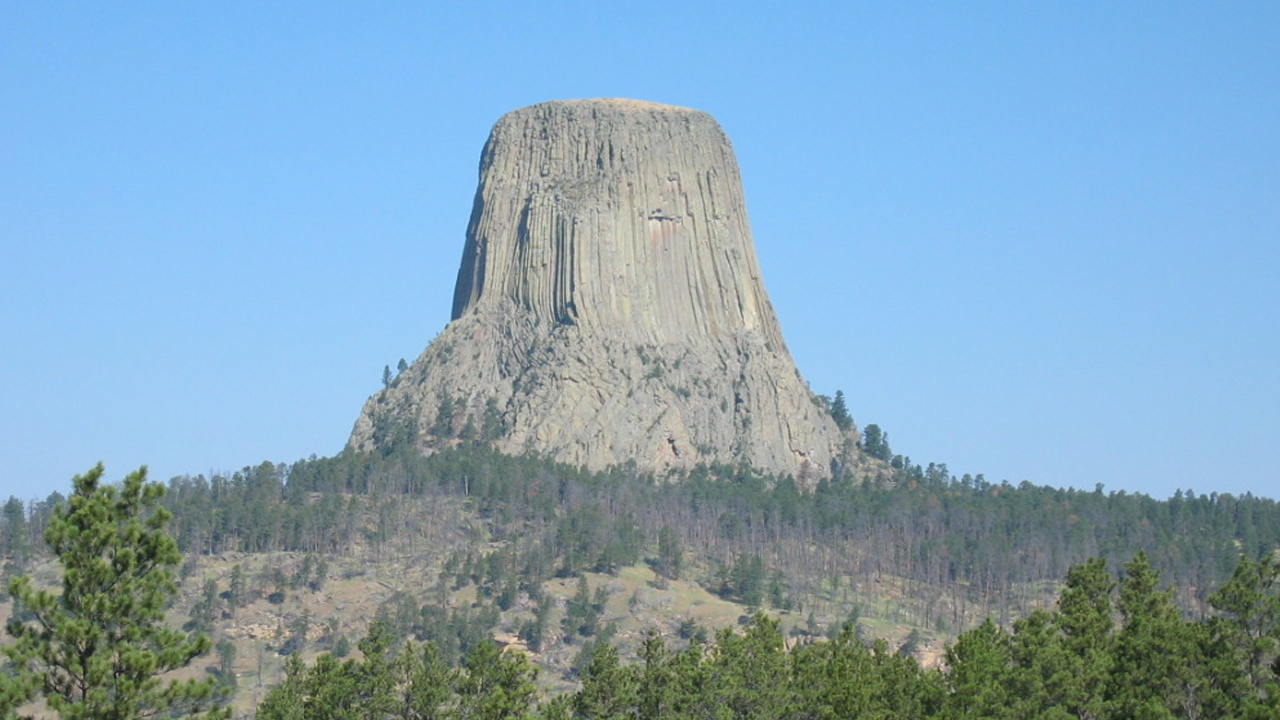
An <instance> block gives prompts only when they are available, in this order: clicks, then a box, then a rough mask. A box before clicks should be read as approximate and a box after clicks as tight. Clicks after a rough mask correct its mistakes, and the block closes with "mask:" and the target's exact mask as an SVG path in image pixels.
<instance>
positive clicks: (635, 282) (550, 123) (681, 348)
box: [349, 100, 846, 478]
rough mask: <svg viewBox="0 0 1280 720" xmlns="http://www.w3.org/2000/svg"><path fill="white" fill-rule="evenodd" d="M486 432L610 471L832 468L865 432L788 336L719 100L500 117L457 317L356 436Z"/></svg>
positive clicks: (583, 106) (825, 471)
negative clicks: (818, 395)
mask: <svg viewBox="0 0 1280 720" xmlns="http://www.w3.org/2000/svg"><path fill="white" fill-rule="evenodd" d="M470 437H477V438H481V439H486V440H490V441H492V442H493V443H494V445H495V447H497V448H498V449H499V450H501V451H503V452H508V453H520V452H526V451H533V452H537V453H541V454H545V455H548V456H550V457H553V458H555V459H557V460H561V461H564V462H568V463H572V464H578V465H585V466H587V467H589V468H593V469H599V468H603V467H607V466H609V465H614V464H623V463H627V462H628V461H634V462H635V463H636V464H637V465H638V466H639V467H640V468H642V469H650V470H656V471H663V470H666V469H670V468H688V467H692V466H693V465H696V464H698V463H703V462H705V463H711V462H725V463H746V464H748V465H751V466H754V467H757V468H760V469H763V470H766V471H770V472H775V473H782V474H792V475H797V476H806V477H811V478H812V477H820V476H826V475H829V474H830V471H831V466H832V462H833V460H835V459H836V458H838V456H839V454H840V452H841V449H842V447H845V446H846V438H845V437H844V436H843V435H842V434H841V433H840V431H839V430H838V429H837V427H836V425H835V422H834V421H833V420H832V419H831V417H830V416H829V415H828V413H827V412H826V411H825V410H823V409H822V408H821V407H820V406H819V405H818V404H816V403H815V402H814V399H813V397H812V395H811V394H810V392H809V389H808V387H807V386H806V384H805V382H804V380H803V379H802V378H801V377H800V373H799V372H798V371H797V370H796V368H795V364H794V363H793V362H792V360H791V356H790V355H789V354H788V352H787V347H786V344H785V343H784V342H783V340H782V331H781V329H780V328H779V327H778V321H777V318H776V317H774V313H773V308H772V307H771V306H770V305H769V299H768V297H767V296H766V295H765V291H764V285H763V284H762V283H761V280H760V270H759V268H758V267H757V265H756V257H755V249H754V247H753V245H752V241H751V231H750V229H749V227H748V225H747V213H746V206H745V204H744V202H743V197H742V185H741V181H740V180H739V177H738V166H737V163H736V162H735V160H734V157H733V149H732V147H731V146H730V145H729V141H728V139H727V138H726V137H725V135H724V132H723V131H722V130H721V129H720V126H719V125H717V124H716V121H715V120H714V119H712V117H711V116H710V115H707V114H706V113H702V112H698V111H695V110H688V109H684V108H678V107H671V106H667V105H657V104H653V103H645V102H637V101H633V100H574V101H557V102H547V103H542V104H539V105H534V106H532V107H527V108H524V109H522V110H516V111H514V112H511V113H508V114H507V115H505V116H503V117H502V118H501V119H500V120H499V121H498V123H497V124H496V125H495V126H494V128H493V131H492V132H491V133H490V135H489V140H488V142H487V143H485V147H484V152H483V154H482V156H481V159H480V186H479V188H478V189H477V191H476V198H475V206H474V208H473V209H472V212H471V222H470V224H469V226H468V228H467V238H466V246H465V248H464V249H463V253H462V266H461V268H459V270H458V282H457V286H456V288H455V290H454V296H453V320H452V322H450V323H449V325H448V326H446V327H445V329H444V330H443V331H442V332H441V333H440V335H439V336H438V337H437V338H436V339H435V340H434V341H433V342H432V343H431V345H430V346H429V347H428V348H427V349H426V350H425V351H424V352H423V353H422V355H421V356H420V357H419V358H418V359H417V361H415V362H414V363H413V365H412V366H411V367H410V368H409V369H408V370H406V371H405V372H403V373H401V374H400V376H399V377H397V378H396V379H395V380H394V381H393V382H392V383H391V384H390V385H389V386H388V387H387V388H386V389H385V390H383V391H381V392H379V393H377V394H376V395H374V396H373V397H372V398H370V399H369V401H368V403H366V404H365V407H364V410H363V411H362V412H361V414H360V418H359V419H358V420H357V421H356V426H355V429H354V430H353V432H352V434H351V439H350V441H349V444H350V445H351V446H352V447H354V448H356V449H365V450H368V449H372V448H374V447H376V446H379V445H384V444H387V443H391V442H413V443H414V444H416V445H417V447H419V448H420V449H422V450H424V451H427V452H430V451H431V450H432V449H434V448H439V447H444V446H447V445H449V444H451V443H454V442H457V441H458V439H459V438H470Z"/></svg>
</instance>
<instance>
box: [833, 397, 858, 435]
mask: <svg viewBox="0 0 1280 720" xmlns="http://www.w3.org/2000/svg"><path fill="white" fill-rule="evenodd" d="M831 419H832V420H835V421H836V427H838V428H840V429H841V430H846V431H847V430H851V429H852V428H853V418H852V417H850V416H849V408H848V407H847V406H846V405H845V402H844V391H843V390H837V391H836V398H835V400H833V401H832V402H831Z"/></svg>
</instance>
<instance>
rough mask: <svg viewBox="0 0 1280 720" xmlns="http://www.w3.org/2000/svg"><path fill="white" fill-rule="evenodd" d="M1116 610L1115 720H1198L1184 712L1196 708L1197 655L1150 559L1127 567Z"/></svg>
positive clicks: (1112, 687)
mask: <svg viewBox="0 0 1280 720" xmlns="http://www.w3.org/2000/svg"><path fill="white" fill-rule="evenodd" d="M1116 607H1117V609H1118V610H1119V611H1120V617H1121V619H1122V620H1123V626H1122V627H1121V629H1120V631H1119V632H1118V633H1117V634H1116V640H1115V665H1114V667H1113V670H1112V673H1111V685H1110V689H1109V700H1110V703H1109V704H1110V709H1111V715H1112V717H1116V718H1142V719H1144V720H1154V719H1156V718H1173V717H1198V713H1191V712H1186V708H1187V707H1189V706H1192V705H1194V704H1195V702H1196V699H1195V697H1193V690H1194V685H1195V683H1196V678H1194V677H1191V674H1192V673H1193V672H1194V670H1195V669H1196V668H1197V667H1198V666H1200V665H1201V662H1200V654H1199V649H1198V647H1197V645H1196V641H1195V637H1194V635H1193V634H1192V632H1191V631H1190V628H1189V627H1188V624H1187V623H1185V622H1184V621H1183V620H1182V617H1181V615H1180V614H1179V612H1178V608H1177V607H1176V606H1175V605H1174V604H1173V593H1172V592H1170V591H1168V590H1161V589H1160V573H1158V572H1157V571H1156V570H1155V569H1154V568H1152V567H1151V564H1150V562H1149V561H1148V560H1147V556H1146V553H1143V552H1139V553H1138V554H1137V555H1136V556H1135V557H1134V558H1133V560H1132V561H1130V562H1129V563H1128V564H1126V565H1125V567H1124V577H1123V579H1122V582H1121V584H1120V598H1119V601H1118V602H1117V604H1116Z"/></svg>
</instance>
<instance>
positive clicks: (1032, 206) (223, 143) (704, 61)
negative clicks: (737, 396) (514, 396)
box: [0, 1, 1280, 499]
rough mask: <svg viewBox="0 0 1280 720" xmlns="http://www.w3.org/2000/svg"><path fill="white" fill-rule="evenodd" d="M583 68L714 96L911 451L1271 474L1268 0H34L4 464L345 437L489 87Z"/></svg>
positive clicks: (977, 468) (536, 91)
mask: <svg viewBox="0 0 1280 720" xmlns="http://www.w3.org/2000/svg"><path fill="white" fill-rule="evenodd" d="M357 5H368V6H369V7H356V6H357ZM579 97H631V98H638V99H643V100H651V101H656V102H664V103H671V104H676V105H684V106H689V107H695V108H698V109H702V110H705V111H707V112H710V113H711V114H712V115H714V116H715V117H716V118H717V119H718V120H719V121H720V123H721V125H722V126H723V127H724V128H725V130H726V132H727V133H728V134H729V136H730V138H731V139H732V141H733V143H734V147H735V149H736V151H737V154H738V160H739V163H740V164H741V166H742V172H743V178H744V184H745V189H746V195H747V203H748V209H749V212H750V216H751V221H752V227H753V230H754V235H755V242H756V249H757V252H758V254H759V257H760V264H761V266H762V270H763V273H764V280H765V284H766V287H767V289H768V291H769V293H770V297H771V299H772V301H773V304H774V307H775V309H776V310H777V311H778V314H779V317H780V319H781V321H782V325H783V331H784V333H785V335H786V337H787V341H788V344H789V346H790V349H791V351H792V354H793V355H794V356H795V358H796V361H797V363H798V364H799V366H800V369H801V372H802V373H803V374H804V375H805V377H806V378H807V379H808V380H809V382H810V384H811V386H812V387H813V389H814V390H815V391H816V392H820V393H825V394H832V393H834V392H835V391H836V390H837V389H842V390H843V391H844V392H845V394H846V395H847V397H848V405H849V408H850V411H851V413H852V414H853V416H854V419H855V420H856V421H857V422H858V423H859V424H866V423H871V422H874V423H877V424H879V425H880V426H881V427H882V428H884V429H885V430H886V431H887V432H888V433H889V440H890V442H891V444H892V446H893V448H894V450H895V451H897V452H902V453H906V454H908V455H910V456H911V457H912V459H913V460H914V461H916V462H921V463H927V462H930V461H937V462H945V463H947V464H948V467H949V468H950V469H951V471H952V472H954V473H957V474H959V473H974V474H977V473H984V474H985V475H986V477H987V478H988V479H989V480H993V481H1000V480H1005V479H1007V480H1010V481H1012V482H1014V483H1017V482H1021V481H1022V480H1030V481H1031V482H1033V483H1037V484H1047V485H1055V486H1075V487H1082V488H1090V489H1091V488H1093V487H1094V485H1095V484H1097V483H1103V484H1104V485H1105V486H1106V487H1107V488H1109V489H1112V490H1116V489H1124V490H1128V491H1137V492H1145V493H1148V494H1152V495H1155V496H1157V497H1167V496H1169V495H1171V494H1172V493H1173V492H1174V491H1175V490H1176V489H1187V488H1191V489H1194V490H1195V491H1196V492H1213V491H1216V492H1231V493H1243V492H1246V491H1250V492H1253V493H1255V494H1262V495H1268V496H1271V497H1276V496H1277V495H1278V494H1280V493H1277V488H1278V487H1280V477H1278V476H1277V472H1276V470H1275V468H1276V462H1275V459H1276V451H1275V447H1276V446H1277V444H1278V443H1277V440H1276V438H1278V437H1280V372H1278V369H1280V341H1277V326H1278V325H1280V322H1278V316H1280V132H1277V130H1278V129H1280V5H1276V4H1275V3H1263V2H1257V3H1248V2H1242V3H1231V4H1225V5H1224V4H1208V3H1182V2H1165V3H1155V2H1150V3H1102V2H1098V3H963V4H962V3H936V4H934V3H880V4H875V5H871V4H862V3H786V4H783V3H777V4H773V3H750V2H746V3H734V4H725V3H699V2H661V1H658V2H646V3H586V2H583V3H528V2H522V3H474V4H473V3H377V4H372V3H370V4H357V3H334V4H323V3H307V4H303V3H298V4H272V3H235V2H232V3H216V4H215V3H115V4H106V3H102V4H98V3H90V4H85V3H76V4H66V3H64V4H57V3H36V2H11V3H5V4H4V5H3V7H0V338H3V342H2V343H0V386H2V387H3V388H4V389H3V392H2V393H0V497H7V496H8V495H11V494H12V495H17V496H19V497H22V498H24V499H29V498H33V497H43V496H45V495H47V494H48V493H49V492H51V491H53V490H59V491H63V492H65V491H66V490H67V489H68V488H69V487H70V478H71V476H72V475H74V474H76V473H78V472H83V471H84V470H86V469H88V468H89V467H91V466H92V465H93V464H94V463H95V462H97V461H99V460H101V461H104V462H105V463H106V464H107V471H108V474H109V476H111V477H113V478H117V477H120V476H122V475H123V474H124V473H126V472H127V471H129V470H131V469H134V468H136V467H137V466H139V465H142V464H147V465H149V466H150V467H151V470H152V473H153V477H155V478H158V479H162V480H164V479H168V478H169V477H171V476H173V475H179V474H187V473H190V474H197V473H209V472H211V471H215V472H216V471H230V470H235V469H237V468H240V467H243V466H245V465H250V464H256V463H258V462H261V461H263V460H272V461H284V462H290V461H293V460H297V459H299V458H303V457H306V456H308V455H311V454H313V453H314V454H317V455H330V454H333V453H335V452H337V451H338V450H339V449H340V448H341V447H342V445H343V443H344V441H345V439H346V436H347V434H348V433H349V431H350V429H351V425H352V423H353V422H354V420H355V418H356V415H357V413H358V411H359V409H360V405H361V404H362V403H363V401H364V400H365V398H366V397H367V396H368V395H369V394H371V393H372V392H374V391H375V390H377V389H378V387H379V384H380V378H381V373H382V368H383V366H384V365H388V364H389V365H392V366H394V365H395V364H396V362H397V360H399V359H400V358H401V357H403V358H406V359H408V360H412V359H413V358H414V357H416V356H417V355H418V353H419V352H421V350H422V349H423V348H424V347H425V346H426V344H427V342H428V341H429V340H430V339H431V338H432V337H433V336H434V335H435V334H436V333H437V332H438V331H439V330H440V329H441V328H442V327H443V325H444V324H445V323H446V322H447V321H448V318H449V309H450V301H451V297H452V290H453V280H454V274H455V272H456V270H457V263H458V261H459V259H460V257H461V251H462V242H463V234H464V231H465V227H466V221H467V217H468V215H469V213H470V209H471V199H472V194H473V193H474V191H475V181H476V168H477V162H478V158H479V153H480V148H481V145H482V144H483V142H484V139H485V137H486V135H487V133H488V130H489V128H490V126H491V125H492V124H493V122H494V121H495V120H496V119H497V118H498V117H499V116H500V115H502V114H503V113H504V112H507V111H509V110H513V109H515V108H518V107H522V106H525V105H529V104H532V103H536V102H540V101H543V100H550V99H562V98H579Z"/></svg>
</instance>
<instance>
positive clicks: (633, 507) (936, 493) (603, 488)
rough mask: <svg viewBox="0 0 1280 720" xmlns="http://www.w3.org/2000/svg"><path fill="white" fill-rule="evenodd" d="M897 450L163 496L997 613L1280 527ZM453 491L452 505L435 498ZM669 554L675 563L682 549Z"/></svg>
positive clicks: (479, 460) (42, 517)
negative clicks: (881, 457)
mask: <svg viewBox="0 0 1280 720" xmlns="http://www.w3.org/2000/svg"><path fill="white" fill-rule="evenodd" d="M891 469H892V477H891V479H889V480H877V481H867V482H855V481H852V480H847V479H846V480H838V481H834V482H821V483H819V484H818V485H817V487H816V489H815V490H814V491H813V492H812V493H805V492H801V491H799V490H798V489H797V487H796V485H795V483H794V482H793V481H792V480H791V479H789V478H776V477H768V476H764V475H761V474H758V473H755V472H752V471H750V470H744V469H740V468H728V467H704V468H698V469H696V470H694V471H691V472H689V473H686V474H683V475H680V476H671V477H661V478H655V477H653V476H651V475H646V474H642V473H638V472H635V471H632V470H628V469H627V468H619V469H614V470H611V471H608V472H602V473H589V472H585V471H582V470H580V469H576V468H571V467H567V466H564V465H560V464H556V463H553V462H550V461H547V460H543V459H539V458H535V457H511V456H506V455H501V454H497V453H494V452H492V451H490V450H489V449H487V448H486V447H484V446H483V445H480V444H473V445H464V446H461V447H458V448H456V449H453V450H449V451H445V452H440V453H437V454H435V455H432V456H431V457H422V456H421V455H419V454H417V453H415V452H412V451H391V452H387V453H385V454H361V453H352V452H343V453H341V454H339V455H337V456H334V457H330V458H315V457H313V458H310V459H307V460H301V461H299V462H296V463H293V464H292V465H286V464H272V463H263V464H261V465H258V466H256V467H246V468H244V469H242V470H240V471H238V472H234V473H231V474H229V475H214V476H212V477H205V476H202V475H201V476H183V477H177V478H174V479H172V480H171V481H170V483H169V492H168V495H167V496H166V498H165V504H166V506H167V507H168V508H169V509H170V510H171V511H172V512H173V513H174V515H175V520H174V523H173V525H172V529H173V532H174V533H175V535H176V536H177V538H178V541H179V544H180V546H181V548H182V550H183V552H184V553H186V554H188V555H200V554H217V553H224V552H228V551H238V552H266V551H298V552H306V553H331V554H336V555H350V554H352V553H356V552H362V553H370V554H375V555H376V554H379V553H381V552H383V551H384V548H385V547H386V546H387V543H388V542H390V541H392V540H393V539H399V541H400V542H402V543H403V542H404V541H405V539H406V538H408V541H409V542H410V543H412V542H414V538H425V537H428V536H429V535H430V533H431V532H432V528H435V529H436V531H438V530H439V526H440V525H441V524H443V523H449V524H456V523H457V522H458V516H457V515H456V512H457V509H458V508H459V507H461V508H463V510H464V511H465V512H466V513H467V514H468V516H470V517H474V518H477V519H478V520H479V521H480V522H485V523H487V524H488V527H489V528H490V530H491V532H492V533H493V537H495V538H496V539H498V540H503V539H506V540H509V541H510V542H509V543H508V544H507V548H506V549H505V550H504V551H503V552H504V553H505V555H504V556H503V558H502V562H503V563H504V564H505V565H506V566H508V567H509V568H510V569H511V570H512V571H513V572H516V573H518V576H519V578H520V582H521V584H522V585H525V586H526V587H531V586H533V585H536V584H537V583H538V582H540V581H541V580H544V579H546V578H548V577H552V576H561V577H568V576H574V575H577V574H578V573H580V572H582V571H584V570H593V571H609V570H612V569H614V568H617V567H619V566H623V565H628V564H632V563H635V562H637V561H639V560H640V559H642V558H650V559H652V560H653V561H654V562H655V563H658V564H662V563H663V562H664V561H663V559H662V558H661V557H658V556H659V555H660V553H659V552H658V550H659V548H658V545H659V540H660V536H663V537H665V542H666V546H665V552H666V554H667V556H668V557H667V558H666V560H665V562H666V563H668V564H670V563H671V561H672V559H673V554H674V556H678V555H679V554H681V553H683V554H685V555H686V557H684V561H685V563H686V564H690V563H693V564H701V565H702V566H703V567H706V568H714V569H716V570H715V571H714V572H712V573H709V574H707V577H706V578H704V583H705V584H708V585H710V586H712V587H711V589H713V590H715V591H718V592H722V593H727V594H735V595H737V596H738V597H739V599H744V600H746V601H748V604H751V605H760V604H761V603H762V602H767V603H768V604H772V605H776V604H778V603H786V604H788V605H791V606H793V607H794V608H795V609H801V608H803V607H805V606H808V605H811V604H812V603H813V602H815V601H816V600H817V599H818V598H827V599H829V600H831V599H833V598H836V597H842V598H843V599H844V601H846V602H855V603H856V602H857V601H858V599H859V598H860V597H862V596H864V595H870V594H874V593H873V592H872V591H871V590H870V588H874V587H875V586H876V585H877V584H883V583H898V584H899V585H901V594H902V595H903V596H904V601H903V605H902V608H901V609H900V610H899V612H902V613H905V614H906V615H905V616H904V617H902V618H901V619H903V620H910V621H911V622H913V623H916V624H920V625H923V626H925V627H929V628H935V629H938V630H952V629H954V630H958V629H961V628H964V627H969V626H972V625H973V624H974V623H976V622H977V621H978V620H979V619H981V618H982V617H983V616H985V615H986V614H988V613H995V614H996V616H997V619H998V620H1000V621H1001V622H1008V621H1009V620H1010V619H1011V618H1013V617H1021V616H1024V615H1026V614H1027V613H1028V612H1029V611H1030V610H1032V609H1034V608H1035V607H1039V606H1042V605H1043V604H1044V602H1045V600H1046V598H1049V599H1051V597H1052V593H1053V592H1054V589H1055V588H1056V587H1057V583H1058V582H1060V579H1061V578H1062V577H1064V576H1065V575H1066V573H1067V570H1068V569H1069V568H1070V567H1072V566H1074V565H1078V564H1080V563H1083V562H1084V561H1085V560H1087V559H1089V558H1092V557H1100V558H1106V559H1109V560H1111V561H1112V562H1113V563H1120V562H1124V561H1125V560H1127V559H1129V558H1132V557H1133V556H1134V555H1135V554H1136V553H1138V552H1140V551H1141V552H1145V553H1146V556H1147V557H1149V558H1150V561H1151V563H1152V565H1153V566H1154V567H1156V568H1158V569H1159V570H1160V572H1162V573H1163V575H1164V577H1165V578H1166V580H1167V581H1168V582H1170V584H1171V586H1172V587H1173V588H1175V590H1176V594H1177V595H1176V599H1177V602H1178V603H1179V604H1180V605H1181V606H1182V608H1183V609H1184V611H1187V612H1189V613H1191V614H1192V615H1193V616H1199V615H1203V614H1204V613H1205V612H1206V611H1207V599H1208V595H1209V593H1210V592H1211V591H1212V590H1213V589H1214V588H1216V587H1219V586H1220V585H1222V583H1223V582H1225V580H1226V579H1227V578H1228V577H1229V576H1230V573H1231V571H1232V568H1234V567H1235V565H1236V562H1237V560H1238V558H1239V557H1240V556H1241V555H1242V554H1243V555H1245V556H1248V557H1258V556H1260V555H1262V554H1264V553H1266V552H1268V551H1273V550H1275V549H1276V548H1277V547H1278V546H1280V507H1278V506H1277V503H1276V501H1274V500H1272V499H1267V498H1259V497H1254V496H1252V495H1249V494H1246V495H1244V496H1235V495H1230V494H1218V493H1213V494H1207V495H1206V494H1195V493H1192V492H1189V491H1188V492H1182V491H1179V492H1178V493H1176V494H1175V495H1174V496H1173V497H1172V498H1170V499H1168V500H1156V499H1153V498H1150V497H1148V496H1146V495H1142V494H1133V493H1126V492H1123V491H1119V492H1109V493H1108V492H1104V491H1103V489H1102V488H1101V487H1098V488H1096V489H1094V490H1092V491H1088V490H1073V489H1056V488H1048V487H1041V486H1036V485H1032V484H1030V483H1026V482H1024V483H1022V484H1020V485H1017V486H1014V485H1010V484H1008V483H1000V484H995V483H990V482H987V481H986V480H984V479H983V478H982V476H978V477H976V478H975V477H970V476H968V475H965V476H963V477H959V478H957V477H953V476H952V475H950V473H949V472H948V470H947V468H946V466H945V465H934V464H930V465H928V466H927V467H924V468H922V467H921V466H919V465H913V464H912V463H911V462H910V460H909V459H907V458H903V457H901V456H895V457H893V458H892V462H891ZM60 501H61V497H60V496H58V495H57V494H56V493H55V494H54V495H53V496H50V497H49V498H48V499H46V500H44V501H38V502H32V503H26V504H24V503H23V501H21V500H19V499H17V498H10V499H9V501H8V503H7V504H6V505H5V507H4V513H3V517H0V554H3V556H4V557H6V558H8V559H9V560H10V563H11V565H13V566H15V567H20V566H22V565H23V564H24V562H25V560H26V559H27V558H29V557H30V556H31V555H32V554H34V553H38V552H40V551H41V550H40V548H41V547H42V543H41V542H40V540H39V538H40V535H41V533H42V532H43V526H44V523H45V522H46V519H47V518H48V516H49V513H50V511H51V508H52V507H53V506H55V505H56V504H57V503H58V502H60ZM445 507H450V508H453V510H452V511H451V513H452V514H449V515H448V516H447V517H446V516H444V515H440V516H437V517H433V516H432V513H433V512H434V511H433V510H432V508H445ZM511 528H515V529H516V530H515V531H511V530H509V529H511ZM663 572H664V574H666V575H668V576H670V577H675V574H676V573H677V572H678V568H676V567H667V568H665V569H664V570H663ZM744 577H745V579H744ZM748 581H750V582H751V583H753V584H752V585H751V587H742V585H743V583H745V582H748ZM769 586H771V591H770V592H763V591H762V587H769ZM779 588H781V590H780V589H779ZM1046 588H1047V589H1046ZM746 592H750V595H751V597H750V598H745V597H744V595H745V594H746ZM752 600H754V601H755V602H750V601H752Z"/></svg>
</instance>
